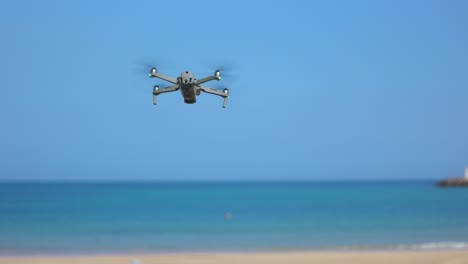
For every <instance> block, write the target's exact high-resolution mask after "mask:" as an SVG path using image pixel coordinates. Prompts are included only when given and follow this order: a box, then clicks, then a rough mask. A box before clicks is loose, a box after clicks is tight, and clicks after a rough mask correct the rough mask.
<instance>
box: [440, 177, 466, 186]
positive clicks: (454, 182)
mask: <svg viewBox="0 0 468 264" xmlns="http://www.w3.org/2000/svg"><path fill="white" fill-rule="evenodd" d="M437 186H439V187H468V180H467V179H465V178H449V179H446V180H443V181H440V182H438V183H437Z"/></svg>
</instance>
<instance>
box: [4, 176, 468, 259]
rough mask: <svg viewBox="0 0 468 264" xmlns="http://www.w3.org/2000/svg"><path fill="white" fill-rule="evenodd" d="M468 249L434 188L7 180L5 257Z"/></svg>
mask: <svg viewBox="0 0 468 264" xmlns="http://www.w3.org/2000/svg"><path fill="white" fill-rule="evenodd" d="M329 249H330V250H336V249H338V250H348V249H349V250H372V249H410V250H412V249H418V250H433V249H436V250H437V249H468V189H466V188H450V189H449V188H437V187H435V184H434V182H366V181H352V182H161V183H158V182H140V183H138V182H135V183H128V182H125V183H105V182H102V183H92V182H73V183H59V182H43V183H33V182H31V183H27V182H23V183H0V254H3V255H36V254H106V253H113V254H119V253H122V254H127V253H133V252H139V253H177V252H232V251H234V252H238V251H241V252H245V251H270V250H329Z"/></svg>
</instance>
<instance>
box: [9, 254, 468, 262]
mask: <svg viewBox="0 0 468 264" xmlns="http://www.w3.org/2000/svg"><path fill="white" fill-rule="evenodd" d="M133 263H139V264H147V263H148V264H149V263H167V264H201V263H208V264H211V263H213V264H215V263H216V264H223V263H226V264H235V263H239V264H246V263H257V264H262V263H264V264H275V263H278V264H279V263H288V264H295V263H297V264H299V263H321V264H341V263H349V264H376V263H382V264H387V263H388V264H397V263H399V264H404V263H408V264H415V263H421V264H422V263H424V264H463V263H468V251H430V252H421V251H413V252H410V251H397V252H390V251H382V252H373V251H372V252H282V253H238V254H227V253H226V254H225V253H206V254H172V255H141V256H138V255H134V256H133V255H122V256H75V257H70V256H47V257H45V256H42V257H0V264H133Z"/></svg>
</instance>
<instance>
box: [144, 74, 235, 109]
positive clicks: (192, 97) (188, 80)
mask: <svg viewBox="0 0 468 264" xmlns="http://www.w3.org/2000/svg"><path fill="white" fill-rule="evenodd" d="M149 77H150V78H159V79H161V80H164V81H167V82H170V83H172V84H173V85H171V86H168V87H164V88H161V89H160V88H159V86H158V85H155V86H154V88H153V104H154V105H156V103H157V99H156V97H157V96H158V95H160V94H162V93H169V92H175V91H178V90H180V92H181V94H182V97H183V98H184V102H185V103H186V104H194V103H196V102H197V98H196V97H197V96H199V95H200V94H201V92H205V93H209V94H214V95H218V96H221V97H222V98H224V102H223V108H226V104H227V101H228V99H229V89H228V88H224V89H223V90H222V91H221V90H218V89H214V88H210V87H206V86H201V84H203V83H206V82H209V81H213V80H217V81H219V80H221V71H220V70H216V71H215V73H214V74H213V75H212V76H208V77H205V78H201V79H196V78H195V75H193V74H192V73H191V72H189V71H184V72H182V73H181V74H180V76H179V77H177V78H172V77H169V76H166V75H163V74H160V73H158V71H157V70H156V68H152V69H151V71H150V74H149Z"/></svg>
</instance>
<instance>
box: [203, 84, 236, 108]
mask: <svg viewBox="0 0 468 264" xmlns="http://www.w3.org/2000/svg"><path fill="white" fill-rule="evenodd" d="M199 88H200V90H201V91H203V92H205V93H209V94H214V95H217V96H221V97H223V98H224V102H223V108H226V104H227V100H228V99H229V90H228V89H224V90H223V91H220V90H217V89H213V88H210V87H205V86H199Z"/></svg>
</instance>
